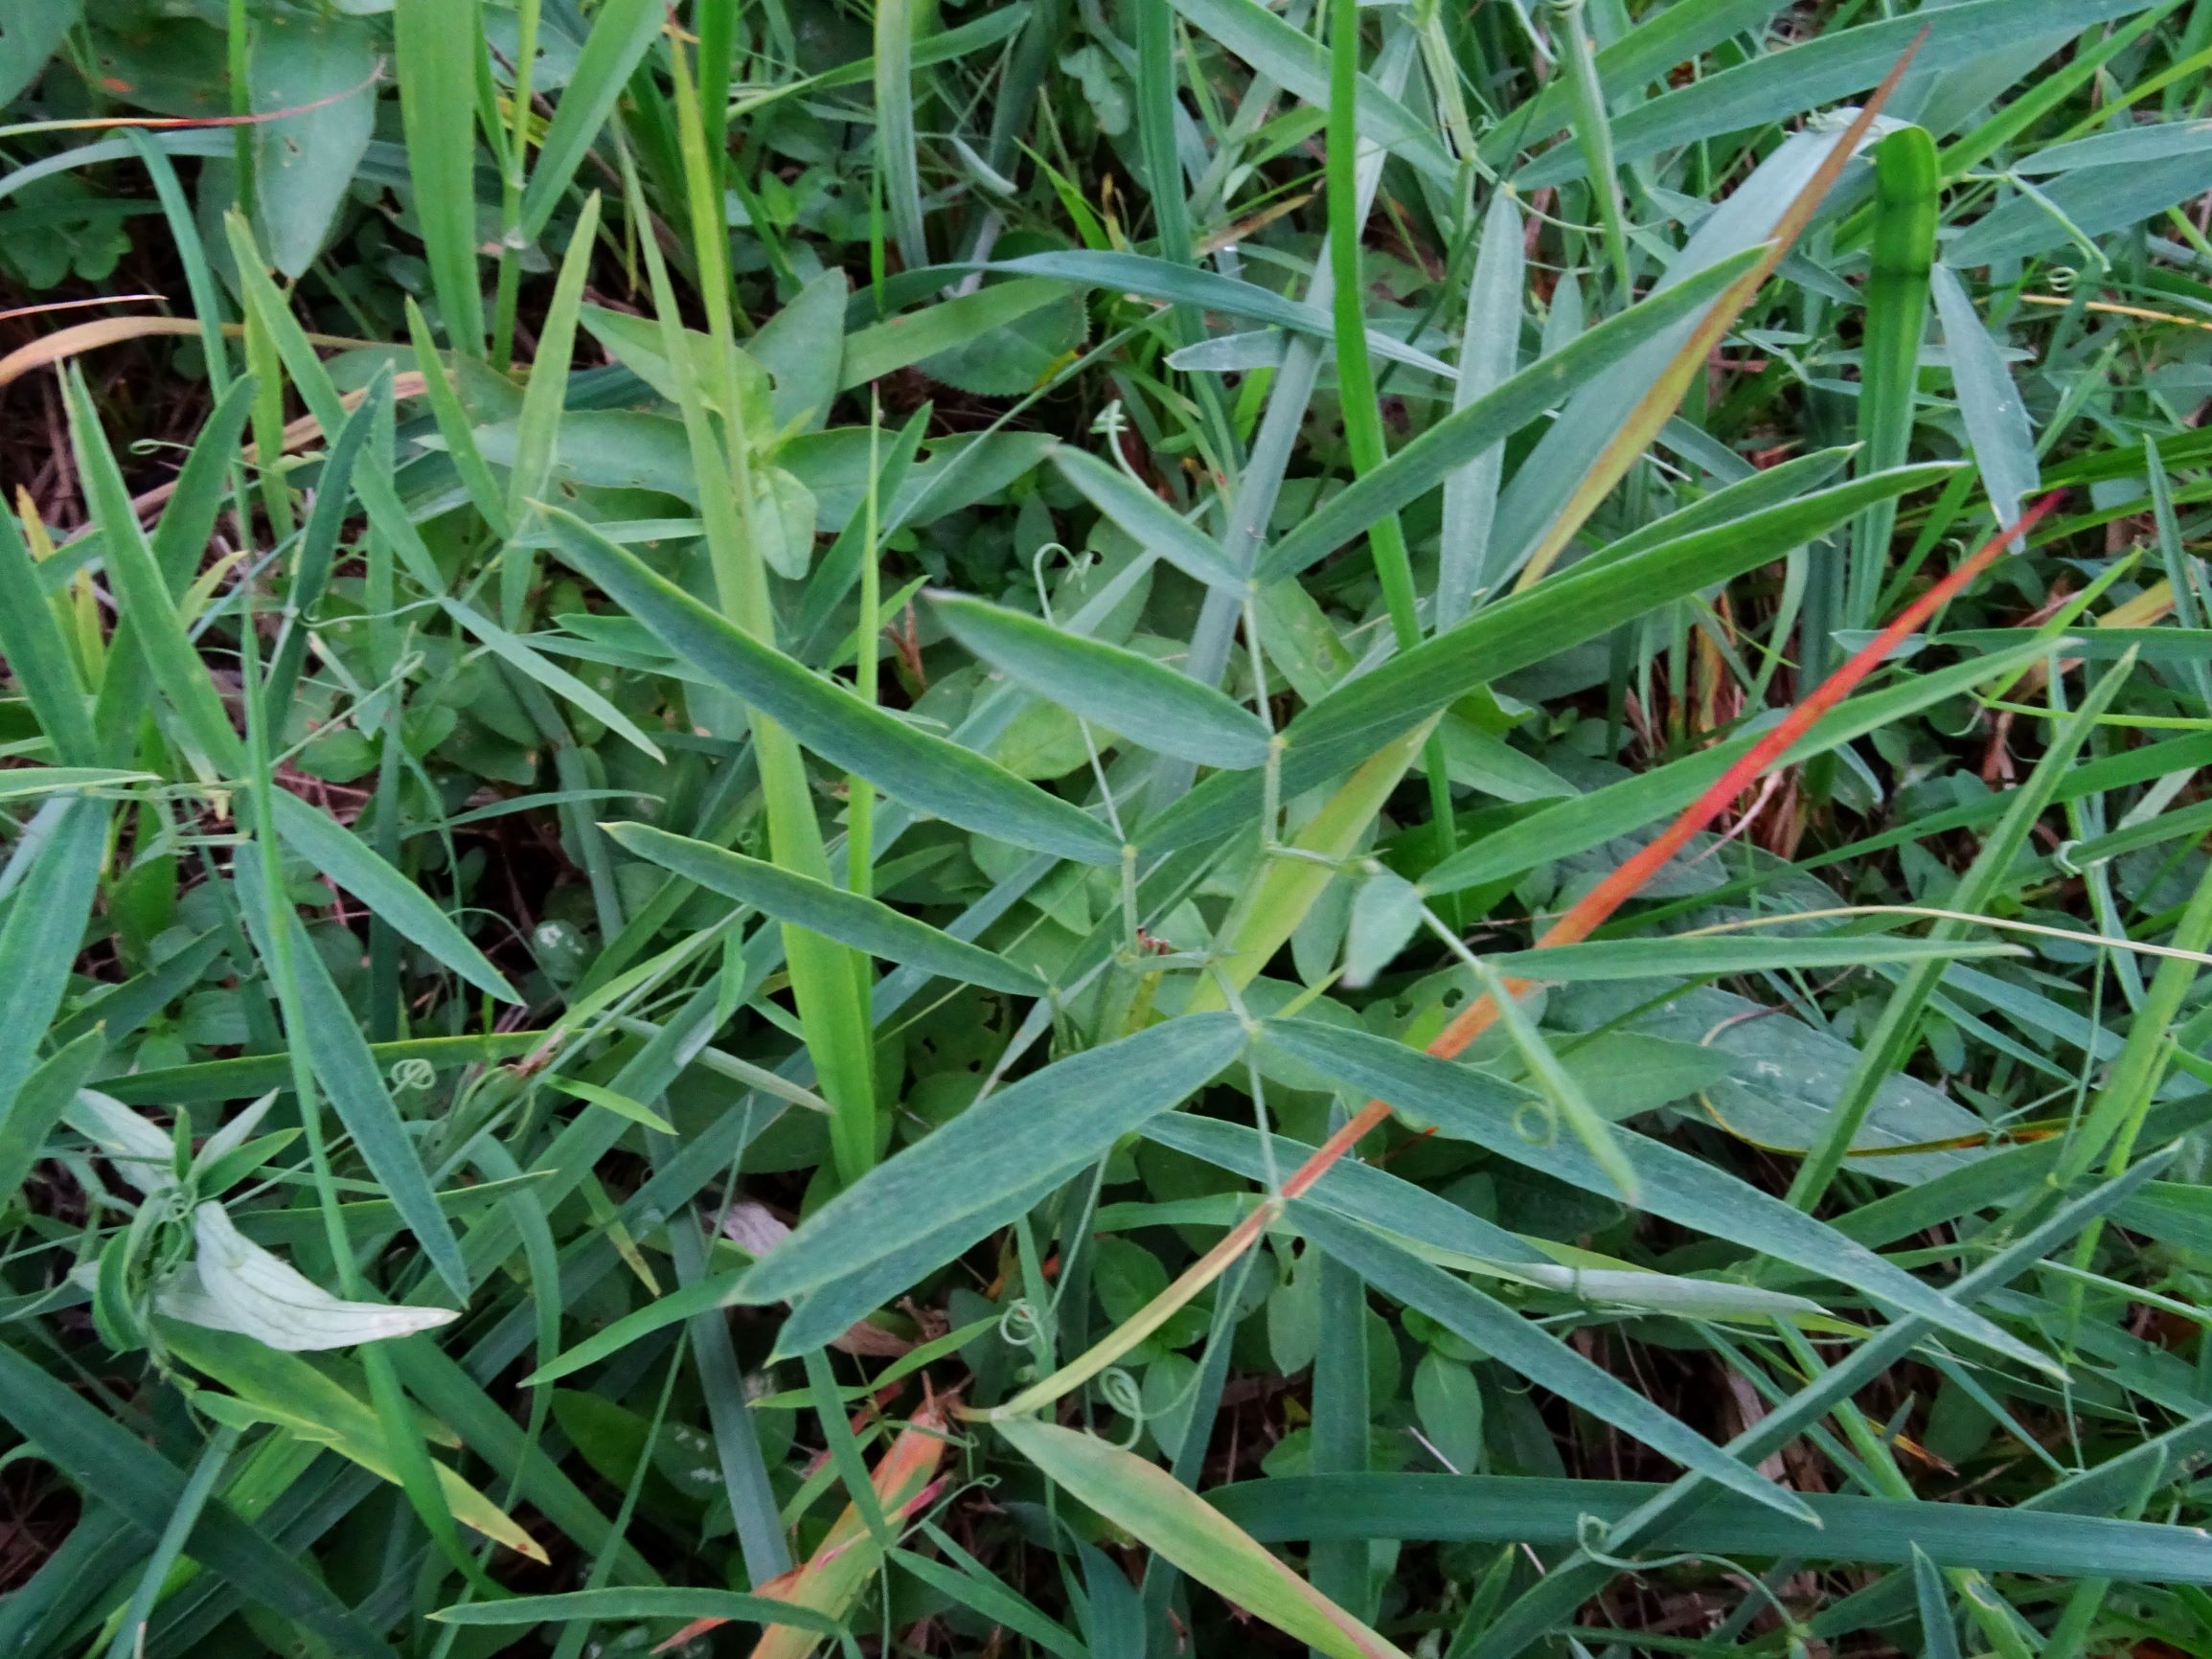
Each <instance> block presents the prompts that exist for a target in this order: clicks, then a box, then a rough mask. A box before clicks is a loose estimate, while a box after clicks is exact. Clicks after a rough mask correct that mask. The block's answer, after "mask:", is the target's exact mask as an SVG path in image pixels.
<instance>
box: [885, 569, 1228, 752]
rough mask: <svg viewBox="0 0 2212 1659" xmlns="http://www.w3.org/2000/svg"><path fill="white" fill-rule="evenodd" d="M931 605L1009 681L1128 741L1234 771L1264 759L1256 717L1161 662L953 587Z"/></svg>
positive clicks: (959, 637)
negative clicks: (954, 591) (1065, 629)
mask: <svg viewBox="0 0 2212 1659" xmlns="http://www.w3.org/2000/svg"><path fill="white" fill-rule="evenodd" d="M929 605H930V609H931V610H933V611H934V612H936V614H937V616H938V617H939V618H940V619H941V620H942V621H943V622H944V624H945V626H946V631H947V632H949V633H950V634H951V635H952V637H953V638H954V639H956V640H958V641H959V642H960V643H961V644H962V645H964V646H966V647H967V648H969V650H971V651H973V652H974V653H975V654H976V655H977V656H979V657H981V658H983V659H984V660H985V661H986V662H989V663H991V664H992V666H993V667H995V668H997V669H998V670H1000V671H1001V672H1002V673H1005V674H1006V675H1008V676H1009V677H1010V678H1012V679H1013V680H1014V681H1015V683H1017V684H1019V685H1023V686H1026V687H1028V688H1029V690H1031V691H1032V692H1035V693H1037V694H1038V696H1041V697H1046V698H1049V699H1050V700H1052V701H1054V702H1057V703H1059V704H1060V706H1061V707H1062V708H1065V709H1068V710H1071V711H1073V712H1074V713H1075V714H1078V715H1081V716H1083V718H1084V719H1086V720H1091V721H1095V722H1096V723H1097V724H1099V725H1101V726H1103V727H1105V728H1106V730H1107V731H1110V732H1113V733H1115V734H1117V735H1119V736H1120V737H1122V738H1124V739H1128V740H1129V741H1131V742H1135V743H1138V744H1141V745H1142V746H1144V747H1145V748H1148V749H1152V750H1154V751H1156V752H1158V753H1161V754H1167V755H1178V756H1181V757H1182V758H1183V759H1185V760H1190V761H1197V762H1198V763H1199V764H1200V765H1206V766H1220V767H1225V768H1229V769H1232V770H1243V769H1248V768H1250V767H1253V766H1257V765H1259V764H1261V763H1262V762H1263V761H1266V758H1267V741H1268V736H1269V734H1268V731H1267V727H1266V723H1265V722H1264V721H1263V720H1261V718H1260V717H1259V716H1257V715H1255V714H1253V713H1252V712H1251V710H1249V709H1247V708H1245V707H1243V705H1242V704H1240V703H1235V702H1232V701H1230V699H1229V698H1227V697H1225V696H1223V695H1222V694H1221V693H1220V692H1218V691H1216V690H1214V688H1213V687H1211V686H1204V685H1200V684H1199V683H1198V682H1197V681H1196V680H1194V679H1192V678H1191V677H1190V676H1189V675H1188V674H1183V673H1178V672H1177V671H1176V670H1174V669H1172V668H1169V667H1168V666H1167V665H1166V664H1164V663H1158V662H1154V661H1153V660H1152V658H1151V657H1148V656H1145V655H1143V654H1141V653H1139V652H1137V651H1132V650H1129V649H1128V648H1124V647H1121V646H1112V645H1107V644H1106V643H1105V642H1104V641H1102V640H1094V639H1085V638H1083V636H1081V635H1078V634H1071V633H1065V632H1063V631H1061V630H1060V629H1059V628H1056V627H1054V626H1053V625H1051V624H1050V623H1047V622H1044V621H1042V620H1040V619H1038V618H1037V617H1032V616H1028V615H1025V614H1023V613H1022V612H1019V611H1014V610H1008V609H1006V608H1004V607H1003V606H999V605H993V604H986V603H984V602H982V601H980V600H973V599H968V598H965V597H963V596H961V595H958V594H951V593H946V592H943V591H933V592H932V593H931V594H930V596H929Z"/></svg>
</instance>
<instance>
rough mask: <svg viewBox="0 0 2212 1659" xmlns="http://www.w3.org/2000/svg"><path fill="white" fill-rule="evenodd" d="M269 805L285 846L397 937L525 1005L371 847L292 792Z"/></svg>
mask: <svg viewBox="0 0 2212 1659" xmlns="http://www.w3.org/2000/svg"><path fill="white" fill-rule="evenodd" d="M269 801H270V806H271V808H272V809H273V810H274V812H275V813H276V821H277V833H278V834H279V835H281V836H283V837H284V840H285V845H286V846H288V847H290V848H291V850H292V851H293V852H297V853H298V854H299V855H300V856H301V857H303V858H305V859H307V860H308V863H310V864H312V865H314V866H315V868H316V869H318V870H320V871H321V872H322V873H323V874H324V875H328V876H329V877H330V878H331V880H332V881H335V882H336V883H337V884H338V885H339V886H340V887H343V888H344V889H345V890H346V891H347V892H348V893H351V894H352V895H353V897H354V898H358V899H359V900H360V901H361V902H362V903H363V904H366V905H367V906H368V907H369V908H370V909H371V910H373V911H375V912H376V914H377V915H378V916H380V917H382V918H383V919H384V920H386V921H388V922H390V923H391V924H392V928H393V930H394V931H395V932H397V933H399V934H400V935H401V936H403V937H404V938H407V939H410V940H413V941H414V942H415V943H417V944H419V945H421V946H422V948H423V949H424V950H426V951H428V952H429V953H430V954H431V955H432V956H434V957H436V958H437V959H438V960H439V961H440V962H442V963H444V964H445V966H447V967H449V968H451V969H452V970H453V971H454V972H455V973H457V974H459V975H460V976H461V977H462V978H463V979H465V980H467V982H468V983H469V984H470V985H473V986H475V987H476V988H477V989H480V990H486V991H489V992H490V993H491V994H492V995H493V996H495V997H497V998H499V1000H500V1001H501V1002H512V1003H520V1002H521V1001H523V996H522V993H521V992H520V991H518V990H516V989H514V988H513V986H512V985H510V984H508V983H507V977H506V975H504V974H502V973H501V972H500V971H499V970H498V969H497V968H496V967H493V966H491V964H490V962H489V961H488V960H486V958H485V955H484V953H483V952H482V951H480V950H478V949H477V948H476V946H474V945H473V944H471V943H468V939H467V935H465V934H464V933H463V932H462V931H461V929H460V928H459V927H457V926H455V925H454V923H453V919H452V918H451V917H449V916H447V915H446V914H445V912H444V911H443V910H441V909H439V908H438V906H437V904H436V903H434V902H433V901H432V900H431V899H430V898H429V897H428V896H427V895H426V894H424V893H423V891H422V889H421V888H420V887H417V886H416V885H415V884H414V883H413V882H412V881H410V880H408V879H407V878H406V877H405V876H404V875H400V874H399V871H397V870H395V869H393V868H392V866H391V865H389V864H387V863H385V862H384V860H383V859H382V858H380V857H378V856H377V855H376V851H375V849H373V848H372V847H370V846H369V844H368V843H367V842H365V841H363V840H362V839H361V838H360V837H359V836H358V835H355V834H354V833H353V831H352V830H348V829H347V828H346V827H345V826H344V825H343V824H340V823H339V822H337V820H335V819H334V818H332V817H331V816H330V814H328V813H327V812H323V811H321V810H319V809H318V808H316V807H310V806H309V805H308V803H307V802H305V801H303V800H301V799H300V798H299V797H298V796H297V795H294V794H292V793H290V792H289V791H288V790H284V789H279V790H276V791H274V792H273V793H272V794H271V795H270V797H269Z"/></svg>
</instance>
